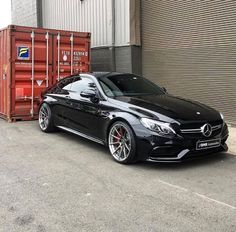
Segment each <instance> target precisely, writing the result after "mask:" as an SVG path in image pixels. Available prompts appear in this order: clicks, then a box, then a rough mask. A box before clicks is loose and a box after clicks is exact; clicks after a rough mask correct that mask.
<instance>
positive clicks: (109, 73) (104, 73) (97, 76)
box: [89, 72, 124, 79]
mask: <svg viewBox="0 0 236 232" xmlns="http://www.w3.org/2000/svg"><path fill="white" fill-rule="evenodd" d="M89 74H90V75H93V76H94V77H96V78H97V79H99V78H101V77H104V76H109V77H110V76H116V75H122V74H124V73H118V72H92V73H89Z"/></svg>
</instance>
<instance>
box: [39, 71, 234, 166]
mask: <svg viewBox="0 0 236 232" xmlns="http://www.w3.org/2000/svg"><path fill="white" fill-rule="evenodd" d="M39 126H40V128H41V130H42V131H43V132H52V131H54V130H55V129H61V130H64V131H68V132H71V133H74V134H76V135H79V136H82V137H84V138H87V139H90V140H92V141H94V142H97V143H101V144H103V145H106V146H108V147H109V150H110V153H111V155H112V157H113V158H114V159H115V160H116V161H117V162H119V163H126V164H127V163H132V162H135V161H138V160H141V161H144V160H147V161H153V162H177V161H182V160H188V159H193V158H198V157H202V156H204V155H208V154H213V153H216V152H222V151H227V149H228V148H227V145H226V140H227V138H228V134H229V132H228V128H227V125H226V123H225V122H224V118H223V115H222V114H221V113H219V112H218V111H216V110H215V109H212V108H210V107H208V106H206V105H204V104H201V103H199V102H196V101H191V100H186V99H183V98H180V97H175V96H172V95H171V94H168V93H167V91H166V90H165V88H161V87H158V86H157V85H156V84H154V83H152V82H150V81H149V80H147V79H145V78H143V77H140V76H137V75H134V74H122V73H114V72H112V73H104V72H101V73H89V74H78V75H73V76H69V77H67V78H64V79H62V80H61V81H59V82H58V83H57V84H55V85H54V86H52V87H51V88H49V89H47V90H46V91H45V92H44V93H43V94H42V102H41V104H40V107H39Z"/></svg>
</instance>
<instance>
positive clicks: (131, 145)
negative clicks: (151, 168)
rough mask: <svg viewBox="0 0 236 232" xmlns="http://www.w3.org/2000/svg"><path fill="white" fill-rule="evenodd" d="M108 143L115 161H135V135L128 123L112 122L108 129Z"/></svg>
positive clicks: (127, 162) (124, 162) (126, 162)
mask: <svg viewBox="0 0 236 232" xmlns="http://www.w3.org/2000/svg"><path fill="white" fill-rule="evenodd" d="M108 144H109V150H110V153H111V155H112V156H113V158H114V159H115V160H116V161H117V162H119V163H122V164H129V163H133V162H135V161H136V159H135V158H136V144H135V136H134V133H133V131H132V129H131V128H130V126H129V125H128V124H126V123H124V122H121V121H118V122H116V123H114V124H113V125H112V126H111V128H110V131H109V136H108Z"/></svg>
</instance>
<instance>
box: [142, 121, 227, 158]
mask: <svg viewBox="0 0 236 232" xmlns="http://www.w3.org/2000/svg"><path fill="white" fill-rule="evenodd" d="M141 134H142V135H141ZM141 134H139V136H137V140H138V142H137V153H138V159H139V160H143V161H151V162H182V161H186V160H191V159H198V158H201V157H205V156H209V155H211V154H213V153H218V152H226V151H227V150H228V146H227V144H226V140H227V139H228V136H229V132H228V128H227V125H226V124H225V125H224V127H223V128H222V131H221V133H219V134H218V135H215V136H214V137H211V138H207V139H206V138H203V137H199V138H197V137H195V138H186V137H181V136H180V137H178V138H172V139H170V138H163V137H159V136H156V135H155V134H152V135H150V132H149V136H148V135H147V134H146V133H144V131H142V133H141ZM209 139H210V140H214V139H220V140H221V144H220V146H218V147H215V148H208V149H203V150H197V149H196V143H197V142H198V141H204V140H209Z"/></svg>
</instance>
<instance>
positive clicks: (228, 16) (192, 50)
mask: <svg viewBox="0 0 236 232" xmlns="http://www.w3.org/2000/svg"><path fill="white" fill-rule="evenodd" d="M141 4H142V5H141V12H142V13H141V15H142V45H143V55H142V59H143V67H142V68H143V74H144V76H146V77H147V78H149V79H151V80H152V81H154V82H156V83H158V84H159V85H161V86H165V87H166V88H167V89H168V92H170V93H171V94H174V95H178V96H184V97H186V98H189V99H195V100H198V101H201V102H203V103H205V104H208V105H210V106H212V107H215V108H216V109H218V110H219V111H221V112H222V113H224V115H225V118H226V120H227V121H228V122H230V123H233V124H236V2H235V1H159V0H156V1H150V0H143V1H141Z"/></svg>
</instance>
